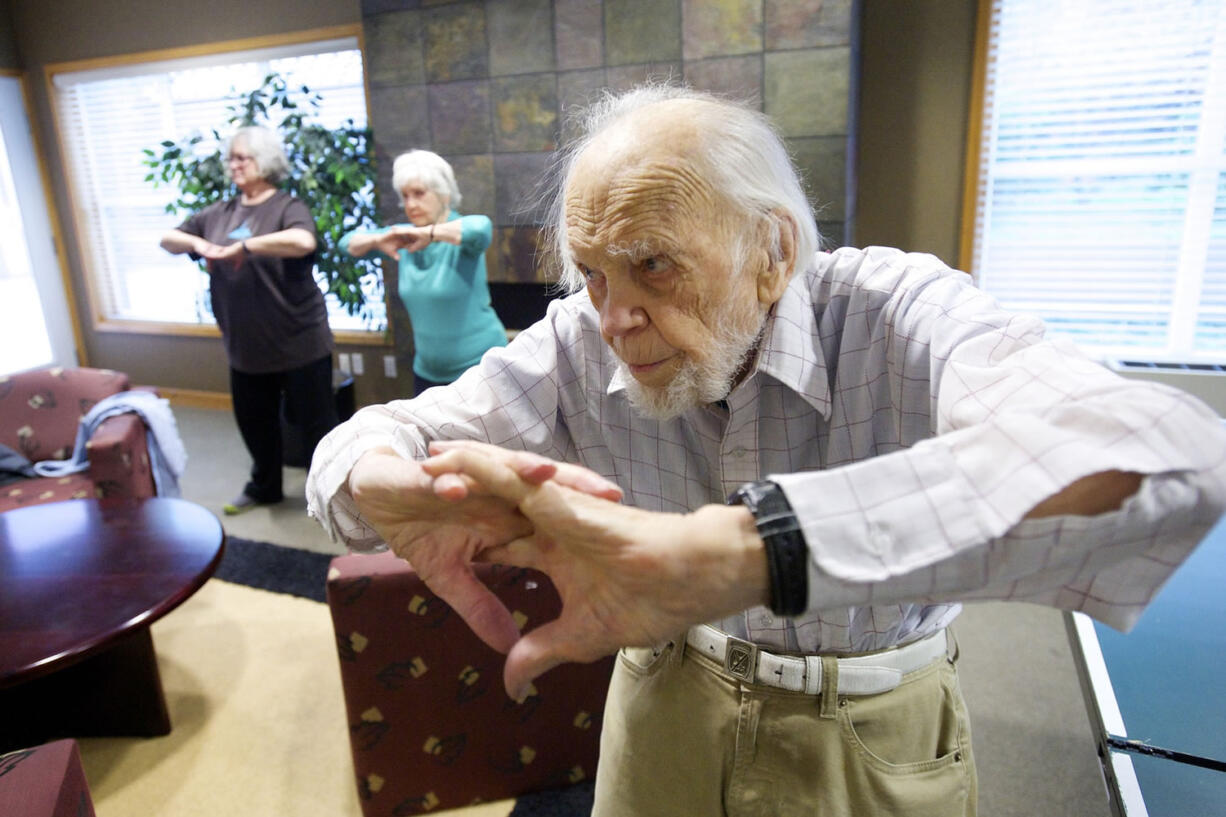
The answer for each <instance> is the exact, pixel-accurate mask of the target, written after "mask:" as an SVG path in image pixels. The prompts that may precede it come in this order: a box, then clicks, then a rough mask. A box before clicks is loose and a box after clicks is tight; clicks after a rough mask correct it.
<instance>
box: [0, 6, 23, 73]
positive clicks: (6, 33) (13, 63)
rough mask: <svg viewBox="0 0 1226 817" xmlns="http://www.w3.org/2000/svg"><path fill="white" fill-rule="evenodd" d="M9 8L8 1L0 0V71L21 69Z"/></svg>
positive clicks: (11, 14)
mask: <svg viewBox="0 0 1226 817" xmlns="http://www.w3.org/2000/svg"><path fill="white" fill-rule="evenodd" d="M9 6H10V2H9V0H0V71H6V70H15V69H18V68H20V67H21V62H20V60H19V59H18V56H17V40H16V38H15V37H14V35H13V13H12V9H10V8H9Z"/></svg>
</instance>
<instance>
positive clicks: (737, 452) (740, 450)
mask: <svg viewBox="0 0 1226 817" xmlns="http://www.w3.org/2000/svg"><path fill="white" fill-rule="evenodd" d="M732 456H734V457H736V458H737V459H738V460H739V459H740V458H741V457H743V456H745V449H744V448H734V449H732Z"/></svg>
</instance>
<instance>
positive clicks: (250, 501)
mask: <svg viewBox="0 0 1226 817" xmlns="http://www.w3.org/2000/svg"><path fill="white" fill-rule="evenodd" d="M263 504H264V503H262V502H259V501H257V500H256V498H255V497H253V496H251V495H250V494H248V493H247V492H246V491H244V492H243V493H241V494H239V495H238V496H236V497H235V498H234V499H233V500H231V501H230V502H227V503H226V504H225V505H222V506H221V510H222V512H223V513H225V515H226V516H237V515H238V514H240V513H246V512H247V511H249V510H251V509H252V508H254V507H256V506H257V505H263Z"/></svg>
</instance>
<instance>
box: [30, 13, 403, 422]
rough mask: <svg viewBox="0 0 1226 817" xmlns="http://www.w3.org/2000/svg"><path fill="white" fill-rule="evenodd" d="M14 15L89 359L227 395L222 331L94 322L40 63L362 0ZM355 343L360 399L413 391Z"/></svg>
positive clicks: (161, 44) (140, 377)
mask: <svg viewBox="0 0 1226 817" xmlns="http://www.w3.org/2000/svg"><path fill="white" fill-rule="evenodd" d="M12 17H13V30H14V32H15V39H16V41H17V42H18V43H19V44H20V59H21V60H22V63H23V68H25V69H26V70H27V71H28V73H29V75H30V82H29V88H30V90H31V92H32V95H33V97H34V98H33V106H34V120H35V121H34V123H33V124H34V128H35V131H36V134H37V137H38V139H39V143H40V144H41V146H42V148H43V154H44V159H45V161H46V163H47V168H48V172H49V176H50V179H51V184H52V190H53V194H54V200H55V206H56V207H57V208H58V211H59V215H60V220H61V224H62V227H63V231H62V243H63V247H62V251H63V253H64V256H65V258H66V259H67V262H68V267H69V275H70V278H71V280H72V285H73V288H74V295H75V303H74V306H75V308H76V311H77V314H78V316H79V318H80V322H81V328H82V343H83V345H84V347H85V353H86V356H87V359H88V362H89V363H90V364H91V365H95V366H103V367H109V368H115V369H121V370H123V371H126V372H129V373H130V374H131V375H132V377H133V379H134V380H135V381H136V382H140V383H148V384H153V385H157V386H162V387H166V388H171V389H185V390H198V391H205V392H217V393H222V394H228V392H229V369H228V366H227V363H226V357H225V353H224V351H223V350H222V347H221V342H220V340H219V339H217V338H201V337H185V336H166V335H148V334H133V333H127V332H112V331H107V332H100V331H97V330H96V329H95V328H94V326H93V321H92V319H91V317H90V307H89V304H88V301H87V298H86V294H85V293H86V288H85V284H84V278H83V273H82V264H81V251H80V247H79V245H78V243H77V242H76V240H75V237H74V235H73V228H72V219H71V217H70V215H71V212H72V211H71V200H70V199H69V197H68V190H67V187H66V185H65V183H64V178H65V172H64V165H63V163H62V161H61V159H60V156H59V150H58V145H57V143H56V140H55V138H54V126H53V120H52V117H51V108H50V103H49V99H48V96H47V86H46V82H45V77H44V73H43V69H44V66H46V65H48V64H51V63H59V62H69V61H75V60H84V59H94V58H101V57H111V56H122V55H130V54H136V53H140V52H144V51H155V50H161V49H170V48H180V47H185V46H194V45H200V44H206V43H212V42H224V41H229V40H238V39H245V38H252V37H262V36H272V35H278V34H285V33H290V32H295V31H303V30H310V29H316V28H326V27H329V26H337V25H356V24H358V23H360V20H361V15H360V8H359V6H358V0H265V1H264V2H261V3H249V2H237V0H215V1H214V2H212V3H209V4H207V6H203V7H202V6H200V5H199V4H198V3H193V2H190V1H189V0H157V1H156V2H154V0H110V1H109V2H107V3H98V2H95V0H13V2H12ZM177 263H182V262H181V261H180V260H179V259H174V258H172V257H170V256H169V255H168V256H167V264H168V266H169V265H172V264H177ZM352 348H361V349H362V350H363V351H364V352H366V363H367V375H366V376H365V377H364V378H360V379H359V380H358V383H357V387H356V391H357V397H358V400H359V401H360V402H376V401H380V400H384V399H390V398H391V397H393V396H396V395H397V394H403V393H405V392H406V391H407V390H411V388H412V377H411V374H406V375H405V376H404V377H402V378H399V379H398V380H387V379H385V378H384V377H383V373H382V370H383V367H382V363H381V360H380V359H379V357H378V356H379V354H381V353H382V352H383V351H384V350H383V349H382V348H380V347H373V348H374V349H376V350H378V351H372V347H368V346H366V347H352ZM343 350H344V351H349V350H350V349H349V348H345V349H343ZM387 351H390V349H388V350H387ZM185 361H190V365H185Z"/></svg>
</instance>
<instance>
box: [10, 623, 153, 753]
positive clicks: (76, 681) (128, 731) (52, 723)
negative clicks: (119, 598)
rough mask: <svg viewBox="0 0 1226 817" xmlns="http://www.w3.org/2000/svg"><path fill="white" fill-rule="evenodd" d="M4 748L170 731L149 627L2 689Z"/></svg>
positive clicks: (141, 735)
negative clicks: (41, 675)
mask: <svg viewBox="0 0 1226 817" xmlns="http://www.w3.org/2000/svg"><path fill="white" fill-rule="evenodd" d="M0 724H3V726H2V727H0V750H3V749H4V748H5V746H8V747H9V748H13V747H16V746H22V745H24V746H32V745H35V743H41V742H45V741H48V740H54V739H56V738H66V737H99V736H117V735H123V736H138V737H152V736H155V735H165V734H168V733H169V732H170V713H169V712H168V711H167V709H166V697H165V695H164V694H163V692H162V679H161V675H160V674H159V673H158V665H157V655H156V654H155V653H154V649H153V636H152V634H151V633H150V632H149V628H148V627H143V628H141V629H140V630H137V631H136V632H134V633H132V634H131V635H128V636H126V637H124V638H123V639H122V640H120V641H118V642H116V643H115V644H114V645H113V646H111V647H110V648H108V649H107V650H105V651H103V652H101V653H98V654H97V655H93V656H90V657H89V658H86V659H84V660H82V661H79V662H77V663H75V664H73V665H71V666H68V667H65V668H64V669H62V670H59V671H57V672H53V673H51V674H50V675H46V676H43V677H41V678H35V679H34V680H32V681H27V682H26V683H24V684H18V685H17V686H15V687H10V688H7V689H3V690H0Z"/></svg>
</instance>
